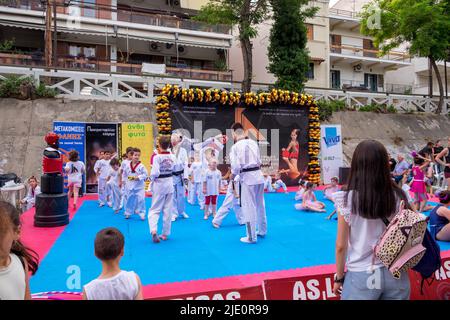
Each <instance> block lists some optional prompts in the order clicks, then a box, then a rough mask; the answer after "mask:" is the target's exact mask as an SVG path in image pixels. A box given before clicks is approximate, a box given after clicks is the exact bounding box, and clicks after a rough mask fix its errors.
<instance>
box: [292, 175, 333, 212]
mask: <svg viewBox="0 0 450 320" xmlns="http://www.w3.org/2000/svg"><path fill="white" fill-rule="evenodd" d="M295 209H297V210H303V211H313V212H326V210H325V204H324V203H323V202H320V201H317V199H316V195H315V194H314V184H313V183H311V182H308V183H306V191H305V193H304V194H303V201H302V203H301V204H300V203H297V204H296V205H295Z"/></svg>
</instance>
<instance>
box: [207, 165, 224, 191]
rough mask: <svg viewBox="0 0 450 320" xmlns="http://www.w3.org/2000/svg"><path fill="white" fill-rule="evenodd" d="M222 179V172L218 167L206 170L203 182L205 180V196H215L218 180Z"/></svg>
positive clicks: (218, 184) (217, 189)
mask: <svg viewBox="0 0 450 320" xmlns="http://www.w3.org/2000/svg"><path fill="white" fill-rule="evenodd" d="M221 180H222V174H221V173H220V171H219V170H218V169H216V170H214V171H212V170H210V169H208V170H206V172H205V178H204V180H203V181H204V182H206V193H205V196H216V195H218V194H219V186H220V181H221Z"/></svg>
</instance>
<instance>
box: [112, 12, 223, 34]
mask: <svg viewBox="0 0 450 320" xmlns="http://www.w3.org/2000/svg"><path fill="white" fill-rule="evenodd" d="M117 20H118V21H124V22H132V23H140V24H147V25H152V26H158V27H167V28H176V29H187V30H194V31H204V32H214V33H223V34H229V33H230V27H229V26H227V25H220V24H218V25H209V24H206V23H203V22H200V21H195V20H191V19H181V18H178V17H175V16H167V15H161V14H153V13H147V12H142V11H136V10H133V9H131V10H125V9H118V10H117Z"/></svg>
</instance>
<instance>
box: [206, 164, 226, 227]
mask: <svg viewBox="0 0 450 320" xmlns="http://www.w3.org/2000/svg"><path fill="white" fill-rule="evenodd" d="M221 180H222V174H221V173H220V171H219V170H218V169H217V161H216V160H215V159H212V160H210V162H209V164H208V170H206V172H205V178H204V180H203V192H204V194H205V216H204V219H205V220H207V219H208V217H209V206H210V205H211V211H212V215H213V217H215V216H216V207H217V197H218V196H219V188H220V181H221Z"/></svg>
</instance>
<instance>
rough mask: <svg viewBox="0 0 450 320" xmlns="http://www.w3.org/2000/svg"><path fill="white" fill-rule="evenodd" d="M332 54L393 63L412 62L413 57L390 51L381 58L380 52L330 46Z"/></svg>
mask: <svg viewBox="0 0 450 320" xmlns="http://www.w3.org/2000/svg"><path fill="white" fill-rule="evenodd" d="M330 52H331V53H339V54H346V55H352V56H355V57H368V58H377V59H384V60H392V61H401V62H411V57H410V56H409V55H408V54H406V53H404V52H397V51H389V52H388V53H387V54H385V55H383V56H379V53H380V51H379V50H373V49H365V48H363V47H359V46H350V45H336V44H332V45H330Z"/></svg>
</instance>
